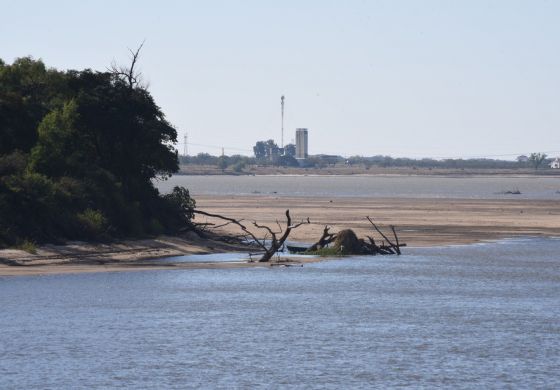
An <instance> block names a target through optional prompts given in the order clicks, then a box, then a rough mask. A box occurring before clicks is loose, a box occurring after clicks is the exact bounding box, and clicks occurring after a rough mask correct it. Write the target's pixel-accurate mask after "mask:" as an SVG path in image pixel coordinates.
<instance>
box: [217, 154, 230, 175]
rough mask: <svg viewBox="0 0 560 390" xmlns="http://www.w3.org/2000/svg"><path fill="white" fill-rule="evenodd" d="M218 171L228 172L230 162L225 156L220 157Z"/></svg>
mask: <svg viewBox="0 0 560 390" xmlns="http://www.w3.org/2000/svg"><path fill="white" fill-rule="evenodd" d="M217 165H218V169H221V170H222V172H223V171H225V170H226V168H227V166H228V162H227V159H226V157H225V156H220V157H218V162H217Z"/></svg>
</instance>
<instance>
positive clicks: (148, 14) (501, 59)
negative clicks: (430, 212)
mask: <svg viewBox="0 0 560 390" xmlns="http://www.w3.org/2000/svg"><path fill="white" fill-rule="evenodd" d="M0 9H1V10H2V13H1V14H0V58H2V59H3V60H4V61H5V62H9V63H11V62H12V61H13V60H14V59H15V58H18V57H22V56H28V55H31V56H33V57H34V58H41V59H42V60H43V61H44V62H45V63H46V64H47V66H50V67H55V68H58V69H84V68H91V69H95V70H100V71H103V70H105V69H106V68H107V67H108V66H109V65H110V64H111V62H112V61H116V62H118V63H121V64H126V63H127V62H128V51H127V50H128V48H135V47H137V46H138V45H139V44H141V43H142V41H144V40H145V45H144V47H143V49H142V51H141V58H140V64H139V66H140V70H141V71H142V73H143V76H144V79H145V80H146V81H147V82H148V83H149V90H150V92H151V93H152V95H153V96H154V98H155V100H156V102H157V103H158V105H159V106H160V107H161V108H162V110H163V112H164V113H165V114H166V117H167V119H168V120H169V121H170V122H171V123H172V124H173V125H174V126H175V127H176V128H177V130H178V133H179V145H178V146H177V147H178V148H179V150H180V151H181V152H182V151H183V145H182V143H183V140H184V138H183V136H184V135H185V134H187V133H188V141H189V144H188V153H189V154H196V153H199V152H207V153H211V154H219V153H221V148H222V147H223V148H224V149H225V153H226V154H246V155H250V154H252V146H253V145H254V144H255V142H256V141H257V140H266V139H271V138H272V139H274V140H275V141H276V142H277V143H278V144H280V143H281V131H280V130H281V120H280V97H281V96H282V95H284V96H285V98H286V100H285V102H286V106H285V121H284V128H285V130H284V132H285V136H284V143H285V144H286V143H289V142H290V141H292V140H293V139H294V138H295V129H296V128H299V127H304V128H308V130H309V152H310V154H320V153H325V154H338V155H343V156H350V155H364V156H370V155H378V154H382V155H392V156H409V157H415V158H421V157H435V158H446V157H454V158H458V157H463V158H471V157H494V158H504V159H513V158H515V156H517V155H519V154H527V153H530V152H548V153H549V154H550V155H560V50H559V48H560V23H559V22H558V21H559V20H560V1H544V0H526V1H517V0H507V1H498V0H495V1H493V0H486V1H477V0H464V1H454V0H439V1H434V0H424V1H419V0H418V1H412V0H411V1H404V0H388V1H374V0H371V1H365V0H364V1H359V0H345V1H329V0H321V1H313V0H308V1H305V0H300V1H291V0H284V1H264V0H261V1H251V0H247V1H235V0H230V1H213V0H205V1H165V0H160V1H142V0H135V1H126V0H120V1H118V0H112V1H101V0H98V1H87V0H82V1H76V0H72V1H60V0H51V1H39V0H37V1H31V0H29V1H21V0H17V1H15V0H0Z"/></svg>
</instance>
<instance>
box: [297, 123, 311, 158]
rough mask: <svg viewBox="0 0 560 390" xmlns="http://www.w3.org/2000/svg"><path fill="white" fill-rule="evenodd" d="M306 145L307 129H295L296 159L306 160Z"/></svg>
mask: <svg viewBox="0 0 560 390" xmlns="http://www.w3.org/2000/svg"><path fill="white" fill-rule="evenodd" d="M307 145H308V139H307V129H296V159H306V158H307V156H308V155H309V154H308V153H307Z"/></svg>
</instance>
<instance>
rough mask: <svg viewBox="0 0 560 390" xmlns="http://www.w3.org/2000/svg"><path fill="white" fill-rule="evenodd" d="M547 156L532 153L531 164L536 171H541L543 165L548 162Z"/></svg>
mask: <svg viewBox="0 0 560 390" xmlns="http://www.w3.org/2000/svg"><path fill="white" fill-rule="evenodd" d="M546 157H547V155H546V154H545V153H531V155H530V156H529V162H530V163H531V165H532V166H533V167H534V168H535V169H539V167H540V166H541V165H542V163H543V162H544V161H545V160H546Z"/></svg>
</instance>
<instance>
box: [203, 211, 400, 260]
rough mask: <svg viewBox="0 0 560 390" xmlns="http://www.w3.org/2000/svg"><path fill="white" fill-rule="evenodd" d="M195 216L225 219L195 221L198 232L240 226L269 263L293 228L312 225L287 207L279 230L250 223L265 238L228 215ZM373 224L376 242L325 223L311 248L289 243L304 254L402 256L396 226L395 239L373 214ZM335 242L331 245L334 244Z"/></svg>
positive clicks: (244, 235)
mask: <svg viewBox="0 0 560 390" xmlns="http://www.w3.org/2000/svg"><path fill="white" fill-rule="evenodd" d="M193 213H194V214H195V215H203V216H206V217H210V218H217V219H221V220H222V221H225V222H224V223H221V224H215V223H212V222H203V223H196V224H195V227H196V228H198V229H199V232H201V233H203V232H204V231H205V230H207V229H210V228H211V229H217V228H221V227H224V226H227V225H230V224H234V225H236V226H238V227H239V228H240V229H241V231H242V233H241V236H240V238H243V239H245V240H248V241H250V242H251V243H252V244H253V245H255V246H256V247H258V248H259V249H261V250H262V251H263V252H262V254H261V253H259V255H260V258H259V260H258V261H259V262H268V261H270V259H272V257H273V256H274V255H275V254H276V253H277V252H279V251H282V250H283V248H284V243H285V242H286V240H287V239H288V237H289V236H290V233H291V232H292V230H294V229H297V228H298V227H300V226H302V225H305V224H311V222H310V221H309V218H307V219H306V220H302V221H300V222H298V223H295V224H292V218H291V216H290V210H286V212H285V215H286V226H285V228H282V225H281V224H280V223H279V222H278V221H276V225H277V226H278V229H276V230H275V229H272V228H270V227H269V226H266V225H261V224H259V223H257V222H256V221H253V222H251V224H252V226H253V227H255V228H257V229H259V230H261V231H263V232H264V237H259V236H257V235H256V234H255V233H253V232H252V231H251V230H250V229H249V228H248V227H247V226H246V225H245V224H244V223H243V219H235V218H230V217H226V216H223V215H220V214H214V213H209V212H206V211H202V210H194V211H193ZM366 219H367V220H368V221H369V223H370V224H371V225H372V227H373V229H374V230H375V232H377V233H378V234H379V235H380V236H381V238H382V240H381V242H380V243H377V242H376V240H375V239H374V238H373V236H366V238H365V239H359V238H358V237H357V236H356V233H354V231H353V230H351V229H345V230H341V231H339V232H338V233H332V232H331V231H330V229H331V228H330V226H325V228H324V229H323V233H322V235H321V237H320V238H319V240H318V241H317V242H316V243H314V244H313V245H311V246H310V247H294V246H288V250H289V251H290V252H297V253H304V254H331V255H400V254H401V249H400V248H401V247H404V246H406V244H404V243H400V242H399V238H398V236H397V232H396V230H395V227H394V226H392V225H391V226H390V229H391V232H392V234H393V239H390V238H389V237H388V236H387V235H386V234H385V233H384V232H383V231H382V230H381V229H380V228H379V227H378V226H377V225H376V224H375V223H374V222H373V219H372V218H370V217H366ZM331 244H332V247H331Z"/></svg>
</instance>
